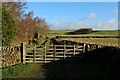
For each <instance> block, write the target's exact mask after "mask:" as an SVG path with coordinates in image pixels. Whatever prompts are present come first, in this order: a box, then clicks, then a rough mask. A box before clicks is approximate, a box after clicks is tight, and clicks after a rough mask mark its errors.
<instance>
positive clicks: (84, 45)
mask: <svg viewBox="0 0 120 80" xmlns="http://www.w3.org/2000/svg"><path fill="white" fill-rule="evenodd" d="M85 47H86V44H85V43H84V44H83V52H85Z"/></svg>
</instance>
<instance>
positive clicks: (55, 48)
mask: <svg viewBox="0 0 120 80" xmlns="http://www.w3.org/2000/svg"><path fill="white" fill-rule="evenodd" d="M55 59H56V45H54V61H55Z"/></svg>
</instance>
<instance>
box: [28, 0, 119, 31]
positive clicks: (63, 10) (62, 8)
mask: <svg viewBox="0 0 120 80" xmlns="http://www.w3.org/2000/svg"><path fill="white" fill-rule="evenodd" d="M27 7H28V9H27V12H29V11H31V10H33V12H34V17H36V16H38V17H41V18H44V19H46V22H47V23H48V24H49V25H51V27H50V29H55V30H58V29H62V30H64V29H78V28H81V27H91V28H93V29H117V28H118V25H117V23H118V22H117V20H118V14H117V13H118V3H117V2H27Z"/></svg>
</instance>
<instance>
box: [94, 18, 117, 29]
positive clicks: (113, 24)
mask: <svg viewBox="0 0 120 80" xmlns="http://www.w3.org/2000/svg"><path fill="white" fill-rule="evenodd" d="M95 26H96V29H117V28H118V21H117V19H115V18H113V19H111V20H108V21H105V22H99V23H97V24H96V25H95Z"/></svg>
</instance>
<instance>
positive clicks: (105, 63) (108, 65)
mask: <svg viewBox="0 0 120 80" xmlns="http://www.w3.org/2000/svg"><path fill="white" fill-rule="evenodd" d="M80 55H81V54H78V55H75V56H73V57H71V58H65V59H63V60H58V61H54V62H51V63H47V64H45V65H44V68H45V69H46V75H45V76H46V79H47V80H56V79H73V80H76V79H79V80H90V79H93V80H113V79H118V80H120V77H119V72H120V65H119V63H120V49H119V48H114V47H104V48H101V49H100V48H99V49H96V50H93V51H90V52H86V53H85V57H78V56H80Z"/></svg>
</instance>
